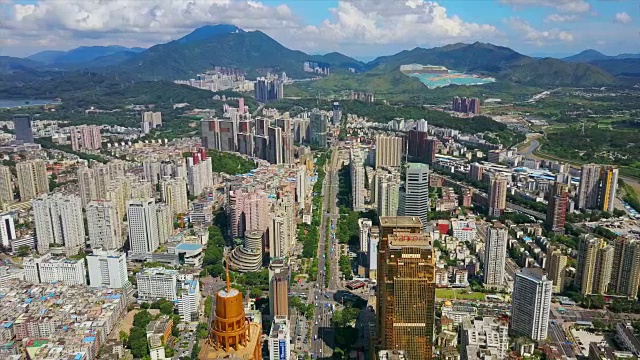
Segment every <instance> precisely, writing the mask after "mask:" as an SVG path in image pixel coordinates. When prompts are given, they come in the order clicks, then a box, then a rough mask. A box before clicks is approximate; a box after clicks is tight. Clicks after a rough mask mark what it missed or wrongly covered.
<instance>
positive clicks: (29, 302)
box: [24, 298, 33, 304]
mask: <svg viewBox="0 0 640 360" xmlns="http://www.w3.org/2000/svg"><path fill="white" fill-rule="evenodd" d="M32 301H33V299H32V298H27V300H25V301H24V302H26V303H27V304H31V302H32Z"/></svg>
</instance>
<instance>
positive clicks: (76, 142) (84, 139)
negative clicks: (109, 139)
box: [69, 125, 102, 151]
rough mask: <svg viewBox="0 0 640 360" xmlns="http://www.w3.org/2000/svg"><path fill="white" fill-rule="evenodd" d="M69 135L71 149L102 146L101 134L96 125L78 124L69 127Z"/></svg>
mask: <svg viewBox="0 0 640 360" xmlns="http://www.w3.org/2000/svg"><path fill="white" fill-rule="evenodd" d="M69 132H70V136H71V149H72V150H73V151H80V150H97V149H101V148H102V135H100V126H98V125H80V126H72V127H71V128H69Z"/></svg>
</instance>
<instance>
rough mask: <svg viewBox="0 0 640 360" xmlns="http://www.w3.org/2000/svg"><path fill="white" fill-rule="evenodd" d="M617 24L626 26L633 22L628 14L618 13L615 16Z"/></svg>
mask: <svg viewBox="0 0 640 360" xmlns="http://www.w3.org/2000/svg"><path fill="white" fill-rule="evenodd" d="M615 22H617V23H620V24H626V23H629V22H631V16H629V14H627V13H626V12H621V13H617V14H616V16H615Z"/></svg>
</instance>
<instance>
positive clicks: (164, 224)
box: [156, 203, 173, 245]
mask: <svg viewBox="0 0 640 360" xmlns="http://www.w3.org/2000/svg"><path fill="white" fill-rule="evenodd" d="M156 216H157V220H156V221H157V224H158V243H159V244H160V245H163V244H164V243H166V242H167V240H169V238H170V237H171V235H172V234H173V216H172V215H171V208H170V207H169V205H167V204H165V203H158V204H156Z"/></svg>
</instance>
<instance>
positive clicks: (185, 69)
mask: <svg viewBox="0 0 640 360" xmlns="http://www.w3.org/2000/svg"><path fill="white" fill-rule="evenodd" d="M624 56H628V57H627V58H625V57H624ZM305 61H316V62H321V63H327V64H329V65H330V67H331V72H332V75H330V76H328V77H326V78H324V79H322V80H319V82H320V84H322V83H326V84H327V86H336V85H337V84H338V83H342V84H349V85H350V86H352V87H351V88H352V89H355V90H367V88H366V87H367V86H369V85H370V84H382V82H384V81H386V80H389V81H390V82H391V83H392V84H391V83H390V84H389V85H387V86H386V87H387V88H388V90H389V91H393V90H394V88H395V89H403V90H404V91H409V90H415V89H416V86H417V85H419V83H417V80H416V79H411V78H409V77H407V76H403V75H402V74H401V73H400V72H399V71H398V68H399V67H400V65H403V64H411V63H418V64H423V65H427V64H431V65H443V66H446V67H447V68H449V69H454V70H458V71H465V72H472V73H477V74H481V75H490V76H493V77H496V78H497V79H498V82H509V83H515V84H521V85H528V86H540V87H546V86H560V85H571V86H600V85H612V84H616V83H618V82H619V81H620V79H621V78H622V77H629V76H632V77H638V76H640V74H639V73H640V70H637V69H640V66H637V65H638V62H640V54H626V55H625V54H622V55H618V56H614V57H611V56H607V55H604V54H601V53H599V52H597V51H595V50H586V51H583V52H582V53H580V54H576V55H573V56H570V57H567V58H564V59H553V58H543V59H537V58H533V57H529V56H526V55H523V54H520V53H518V52H516V51H514V50H512V49H510V48H507V47H502V46H496V45H492V44H486V43H480V42H476V43H473V44H463V43H456V44H451V45H446V46H442V47H436V48H431V49H425V48H420V47H417V48H414V49H412V50H405V51H401V52H399V53H397V54H394V55H391V56H382V57H378V58H376V59H374V60H373V61H370V62H368V63H364V62H361V61H358V60H356V59H354V58H351V57H349V56H346V55H343V54H340V53H337V52H333V53H329V54H325V55H309V54H306V53H304V52H302V51H298V50H292V49H289V48H287V47H285V46H283V45H282V44H280V43H278V42H277V41H275V40H274V39H272V38H271V37H269V36H268V35H266V34H265V33H263V32H261V31H245V30H243V29H240V28H238V27H236V26H233V25H210V26H203V27H200V28H198V29H195V30H194V31H193V32H191V33H190V34H188V35H186V36H184V37H182V38H179V39H176V40H174V41H171V42H168V43H164V44H158V45H155V46H152V47H150V48H148V49H142V48H124V47H120V46H96V47H80V48H77V49H73V50H69V51H66V52H63V51H43V52H39V53H37V54H34V55H31V56H29V57H27V58H25V59H21V58H13V57H0V74H2V75H3V76H2V79H0V82H5V83H6V82H14V83H24V82H29V81H31V80H32V79H46V78H56V77H57V76H58V75H56V73H58V72H61V71H66V72H68V71H73V72H76V71H80V72H82V71H85V72H86V71H91V72H94V73H99V74H105V75H116V76H117V78H119V79H121V80H132V81H142V80H170V81H171V80H176V79H189V78H193V77H194V76H195V75H196V74H198V73H200V72H203V71H206V70H209V69H211V68H213V67H214V66H223V67H230V68H239V69H242V70H244V71H245V72H246V73H247V77H248V78H255V77H257V76H261V75H264V74H266V73H267V72H277V73H279V72H283V71H284V72H286V73H287V75H288V76H289V77H292V78H310V77H313V76H317V75H315V74H313V73H307V72H304V71H303V66H302V65H303V63H304V62H305ZM348 69H349V70H355V71H356V72H357V73H359V74H351V73H350V72H349V71H348Z"/></svg>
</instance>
